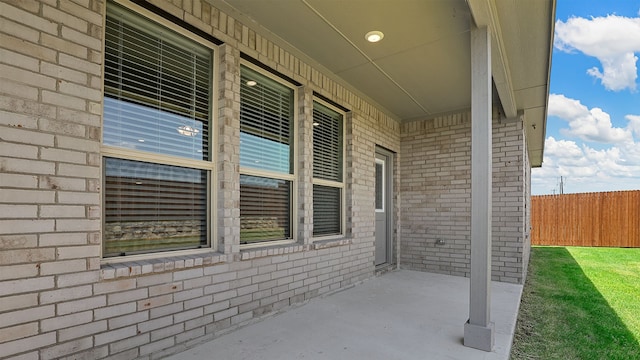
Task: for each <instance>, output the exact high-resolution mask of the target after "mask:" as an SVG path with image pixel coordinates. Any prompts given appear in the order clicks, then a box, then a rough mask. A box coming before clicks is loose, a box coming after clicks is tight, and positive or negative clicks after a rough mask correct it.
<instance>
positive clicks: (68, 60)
mask: <svg viewBox="0 0 640 360" xmlns="http://www.w3.org/2000/svg"><path fill="white" fill-rule="evenodd" d="M58 63H59V64H60V65H62V66H66V67H69V68H71V69H76V70H78V71H83V72H86V73H89V74H92V75H96V76H100V74H101V69H102V67H101V66H100V64H94V63H91V62H89V61H87V60H84V59H81V58H79V57H75V56H70V55H67V54H60V55H59V59H58Z"/></svg>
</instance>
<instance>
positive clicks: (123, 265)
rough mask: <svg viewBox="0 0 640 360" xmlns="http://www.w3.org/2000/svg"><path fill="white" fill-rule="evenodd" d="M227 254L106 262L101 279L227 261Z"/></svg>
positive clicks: (102, 268) (202, 254) (211, 253)
mask: <svg viewBox="0 0 640 360" xmlns="http://www.w3.org/2000/svg"><path fill="white" fill-rule="evenodd" d="M227 259H228V257H227V255H225V254H220V253H215V252H208V253H201V254H193V255H182V256H168V257H163V258H155V259H148V260H132V261H124V262H118V263H106V264H102V265H101V267H100V279H102V280H110V279H116V278H124V277H132V276H138V275H148V274H154V273H161V272H165V271H171V270H178V269H189V268H193V267H198V266H204V265H213V264H217V263H224V262H227Z"/></svg>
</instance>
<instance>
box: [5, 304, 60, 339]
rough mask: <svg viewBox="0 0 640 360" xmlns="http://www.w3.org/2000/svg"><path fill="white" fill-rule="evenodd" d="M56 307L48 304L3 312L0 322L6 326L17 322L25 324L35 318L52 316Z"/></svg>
mask: <svg viewBox="0 0 640 360" xmlns="http://www.w3.org/2000/svg"><path fill="white" fill-rule="evenodd" d="M14 298H15V297H14ZM2 301H3V302H4V301H5V298H3V299H2ZM54 309H55V307H54V306H53V305H48V306H39V307H36V308H30V309H24V310H17V311H11V312H5V313H1V314H0V324H2V325H3V326H5V327H6V326H11V325H16V324H24V323H28V322H31V321H34V320H40V319H46V318H50V317H52V316H54ZM43 321H44V320H43ZM43 331H46V330H43Z"/></svg>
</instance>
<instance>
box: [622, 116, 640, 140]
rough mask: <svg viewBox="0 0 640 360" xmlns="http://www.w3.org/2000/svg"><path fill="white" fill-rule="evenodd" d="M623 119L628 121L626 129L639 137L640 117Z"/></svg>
mask: <svg viewBox="0 0 640 360" xmlns="http://www.w3.org/2000/svg"><path fill="white" fill-rule="evenodd" d="M625 119H627V120H629V125H628V128H629V129H630V130H631V131H633V133H634V134H635V135H636V136H638V137H640V115H627V116H625Z"/></svg>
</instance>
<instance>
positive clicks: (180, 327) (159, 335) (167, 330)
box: [151, 324, 184, 341]
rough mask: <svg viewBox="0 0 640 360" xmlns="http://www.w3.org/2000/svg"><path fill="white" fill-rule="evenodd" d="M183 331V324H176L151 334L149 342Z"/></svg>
mask: <svg viewBox="0 0 640 360" xmlns="http://www.w3.org/2000/svg"><path fill="white" fill-rule="evenodd" d="M183 331H184V324H176V325H173V326H169V327H166V328H162V329H159V330H156V331H152V332H151V341H156V340H159V339H163V338H166V337H169V336H173V335H176V334H179V333H181V332H183Z"/></svg>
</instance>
